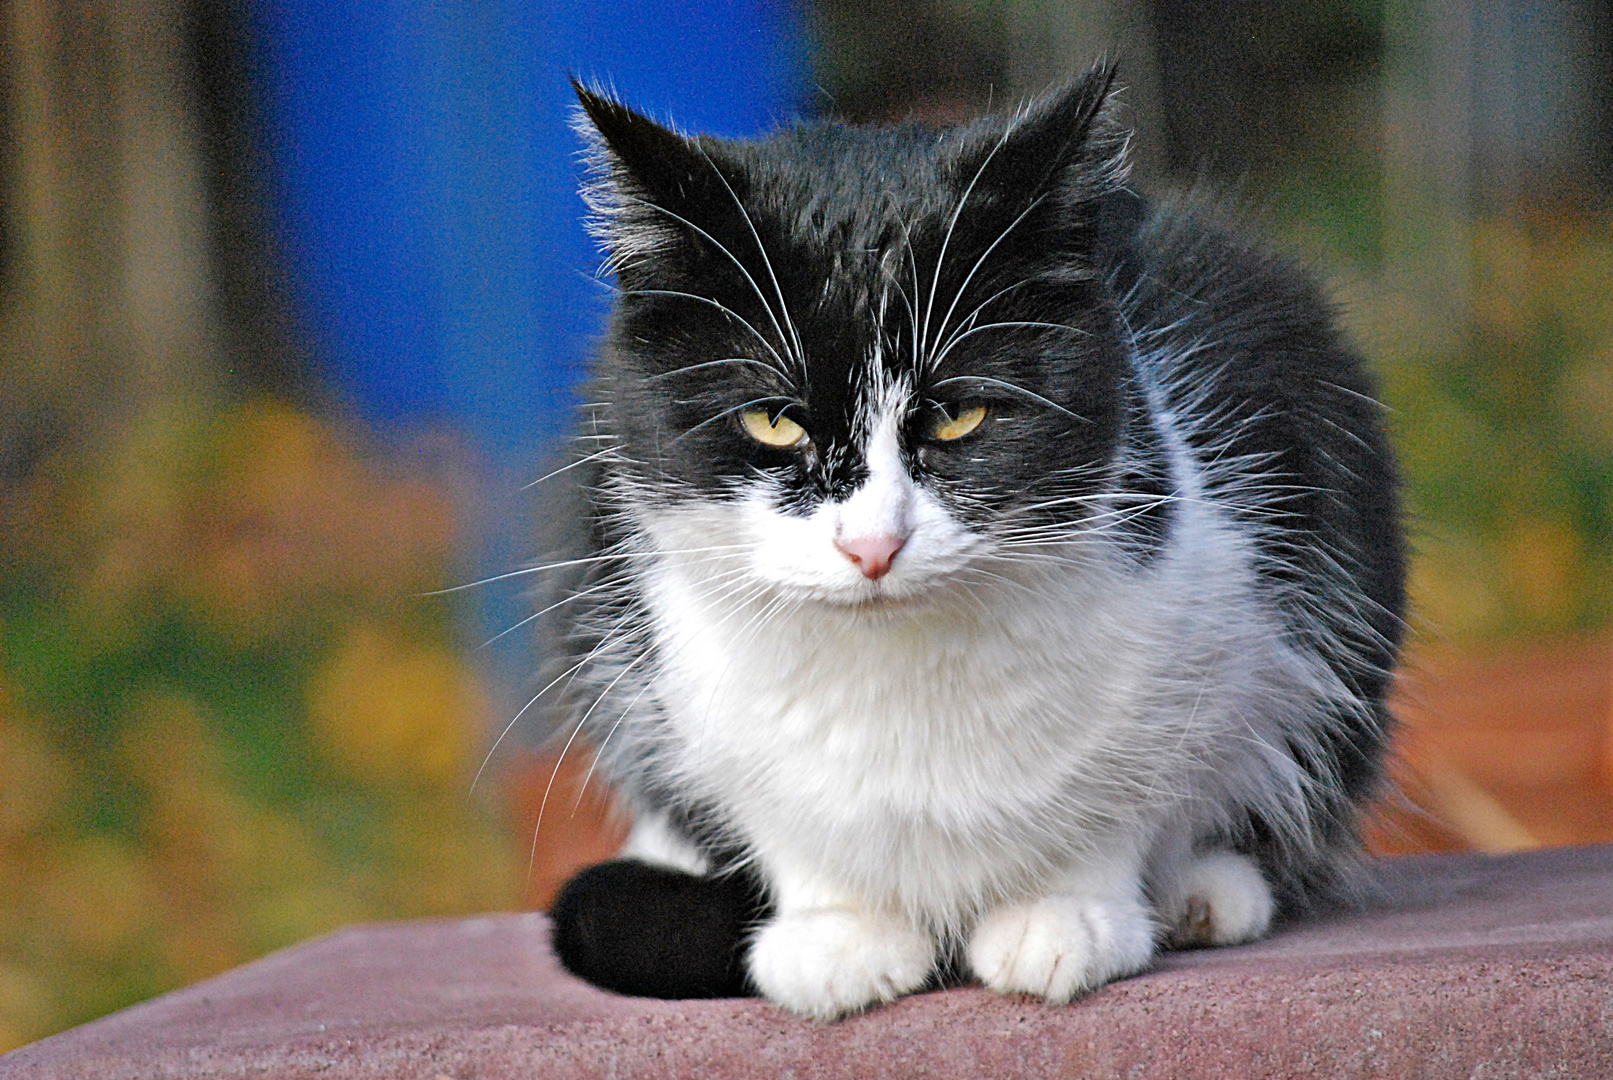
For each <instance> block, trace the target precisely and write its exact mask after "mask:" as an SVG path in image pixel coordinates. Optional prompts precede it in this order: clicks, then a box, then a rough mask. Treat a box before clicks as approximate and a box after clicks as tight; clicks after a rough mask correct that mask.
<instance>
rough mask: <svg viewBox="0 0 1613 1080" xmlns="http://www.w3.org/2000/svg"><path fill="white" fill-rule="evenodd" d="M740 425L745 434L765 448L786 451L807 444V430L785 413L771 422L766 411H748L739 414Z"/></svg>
mask: <svg viewBox="0 0 1613 1080" xmlns="http://www.w3.org/2000/svg"><path fill="white" fill-rule="evenodd" d="M739 423H740V425H741V426H743V427H744V429H745V434H747V435H749V436H750V437H751V438H753V439H755V440H756V441H757V442H759V443H761V444H762V445H763V446H773V447H778V448H780V449H785V448H788V447H791V446H799V445H801V444H802V443H804V442H806V428H804V427H802V426H801V425H800V424H797V423H796V422H795V421H794V420H791V419H790V418H789V417H788V416H785V415H784V414H783V413H779V415H778V419H776V420H769V419H768V418H767V410H766V409H746V410H745V411H744V412H742V413H740V414H739Z"/></svg>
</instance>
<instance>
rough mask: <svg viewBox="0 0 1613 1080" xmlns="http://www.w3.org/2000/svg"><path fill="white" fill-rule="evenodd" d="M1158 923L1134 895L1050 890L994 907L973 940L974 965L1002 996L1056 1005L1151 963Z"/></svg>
mask: <svg viewBox="0 0 1613 1080" xmlns="http://www.w3.org/2000/svg"><path fill="white" fill-rule="evenodd" d="M1153 955H1154V927H1153V923H1152V922H1151V920H1150V919H1149V917H1148V912H1147V910H1146V909H1145V908H1144V907H1143V905H1142V904H1141V903H1140V902H1138V901H1136V900H1132V899H1125V898H1114V897H1095V896H1049V897H1044V898H1043V899H1040V900H1034V901H1031V902H1030V903H1024V904H1011V905H1009V906H1007V907H1002V908H998V909H997V910H996V911H993V912H991V913H990V914H988V915H987V916H986V917H985V918H983V919H981V920H980V923H979V924H978V925H977V926H976V927H975V932H974V936H973V937H972V938H971V939H970V941H969V966H970V967H971V968H972V969H973V970H974V973H975V975H976V976H977V977H979V979H980V980H981V981H982V982H984V983H985V984H986V988H987V989H989V990H993V991H995V992H997V993H999V994H1014V993H1020V994H1035V995H1036V996H1037V997H1042V998H1046V999H1047V1000H1048V1001H1050V1002H1053V1003H1054V1004H1061V1003H1063V1002H1066V1001H1069V1000H1070V999H1071V998H1072V997H1074V996H1075V995H1077V994H1079V993H1082V992H1083V991H1086V990H1091V989H1094V988H1096V987H1099V986H1102V985H1103V984H1104V983H1106V982H1109V981H1111V980H1113V979H1118V978H1120V977H1121V976H1122V975H1131V974H1133V973H1135V972H1138V971H1141V970H1142V969H1143V968H1145V967H1147V966H1148V963H1149V961H1150V960H1151V959H1152V958H1153Z"/></svg>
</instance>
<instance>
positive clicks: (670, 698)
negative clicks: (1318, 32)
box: [554, 68, 1404, 1018]
mask: <svg viewBox="0 0 1613 1080" xmlns="http://www.w3.org/2000/svg"><path fill="white" fill-rule="evenodd" d="M1113 76H1114V73H1113V70H1112V69H1109V68H1101V69H1096V70H1094V71H1093V72H1092V73H1090V74H1089V75H1087V76H1086V77H1085V78H1083V79H1082V80H1080V81H1079V82H1077V83H1076V84H1074V85H1073V86H1071V87H1069V88H1067V89H1065V90H1064V91H1062V92H1059V93H1057V94H1054V95H1052V96H1049V97H1047V98H1046V99H1043V100H1040V101H1037V102H1035V103H1033V104H1031V105H1029V106H1027V107H1025V108H1023V109H1021V110H1020V111H1018V112H1016V113H1015V114H1014V115H1012V116H1009V117H1007V118H988V119H982V120H979V121H976V122H973V123H969V124H964V125H962V126H958V127H948V128H932V127H927V126H924V125H921V124H903V125H900V126H895V127H887V128H857V127H850V126H841V125H835V124H817V125H804V126H799V127H792V128H787V129H784V130H781V131H779V132H778V133H776V134H774V135H772V136H770V137H768V138H765V139H762V140H759V141H755V142H731V141H723V140H718V139H714V138H707V137H703V136H688V135H684V134H680V133H677V132H674V131H671V130H669V129H667V128H665V127H662V126H659V125H657V124H655V123H653V122H651V121H650V120H648V119H646V118H644V117H643V116H641V115H639V114H637V113H635V112H633V111H631V110H630V109H628V108H627V107H626V106H624V105H622V104H620V103H618V102H617V101H615V100H613V99H611V98H609V97H606V96H602V95H600V94H597V93H592V92H589V91H587V90H585V89H583V88H581V87H579V88H578V93H579V97H580V99H581V102H582V109H583V112H584V114H585V118H586V119H585V121H584V122H583V124H582V127H583V128H584V129H585V131H586V133H587V137H588V138H589V140H590V147H591V164H592V172H591V177H590V180H589V182H588V185H587V187H586V190H585V196H586V198H587V200H588V203H589V205H590V207H591V209H592V213H593V218H592V221H593V226H594V229H595V230H596V232H597V235H598V236H599V238H600V239H601V241H602V242H603V245H604V247H605V249H606V251H607V252H608V259H607V263H606V266H607V268H608V269H609V270H610V271H613V272H614V273H615V275H616V277H617V280H618V281H619V283H620V296H619V299H618V301H617V304H616V311H615V316H614V321H613V323H612V325H611V329H610V332H609V335H608V338H607V339H606V341H605V342H604V344H603V346H602V348H601V352H600V355H599V358H598V361H597V365H596V368H595V373H594V379H593V383H592V389H591V395H592V404H591V406H590V408H589V411H588V416H587V421H586V424H585V428H584V430H583V432H582V434H581V438H582V440H583V443H582V445H583V448H584V454H585V456H586V457H588V458H589V459H590V462H591V464H590V467H592V468H593V469H594V471H593V473H592V474H591V476H590V478H589V479H588V480H587V481H586V482H585V484H584V489H585V492H586V495H587V498H588V502H589V507H590V516H589V521H588V527H589V529H590V532H591V541H590V543H591V545H592V550H591V553H590V554H589V555H588V556H587V558H586V559H585V560H583V562H584V563H585V564H586V565H588V566H589V567H590V568H591V572H590V574H589V575H588V576H587V577H586V578H584V580H582V581H581V582H580V583H579V584H578V585H577V586H576V589H575V592H574V593H573V594H572V595H571V597H570V599H569V601H568V602H567V603H565V604H564V606H563V607H562V608H561V610H562V611H563V612H567V613H569V616H568V618H569V620H570V622H569V627H570V635H571V636H570V639H571V641H572V642H573V643H574V645H575V647H576V649H577V652H576V654H575V655H574V656H573V657H572V664H571V666H570V667H569V669H568V671H567V672H566V673H565V674H566V677H567V678H568V679H569V680H570V681H571V684H572V688H573V689H574V690H576V691H577V693H576V694H575V695H574V697H575V700H576V701H577V706H576V712H574V713H573V714H572V715H571V723H570V725H569V726H568V727H567V728H566V729H565V730H564V731H563V732H562V734H563V735H572V736H574V735H575V734H576V732H578V731H580V732H581V733H582V735H583V737H584V738H587V739H589V740H591V742H592V744H593V745H594V746H595V747H597V748H599V752H600V754H601V757H600V759H599V761H598V765H599V768H600V769H601V770H602V771H603V772H605V773H607V774H608V775H609V776H610V778H611V779H612V780H613V781H614V782H615V783H616V785H617V786H618V790H619V791H620V792H621V793H622V795H623V796H624V797H625V799H626V800H627V802H628V803H629V804H630V806H631V808H632V810H633V812H634V814H635V824H634V826H633V830H632V833H631V837H630V839H629V841H628V844H627V848H626V851H625V852H624V858H623V859H621V860H618V861H616V862H613V863H607V864H604V865H603V866H600V867H596V868H594V869H592V870H589V871H585V872H584V873H583V874H582V875H580V876H579V877H578V878H576V879H574V880H573V882H572V883H571V884H570V885H569V886H568V887H567V889H566V890H565V892H564V894H563V896H562V898H561V900H560V902H559V903H558V905H557V906H556V909H555V912H554V918H555V941H556V946H557V948H558V951H559V954H560V956H561V958H562V959H563V961H564V962H565V963H566V964H567V965H568V966H569V967H570V968H571V969H572V970H573V971H575V972H577V973H578V974H580V975H582V976H583V977H585V978H588V979H591V980H593V981H595V982H597V983H599V984H601V985H604V986H607V987H611V988H614V989H618V990H622V991H625V992H630V993H645V994H654V995H659V996H686V995H688V996H693V995H710V994H728V993H739V992H743V991H744V990H745V989H746V988H754V989H755V990H757V991H759V992H760V993H762V994H763V995H765V996H766V997H768V998H770V999H771V1000H773V1001H775V1002H777V1003H779V1004H780V1005H783V1006H785V1007H786V1008H789V1009H791V1010H794V1011H795V1012H797V1013H801V1014H803V1015H806V1016H812V1017H819V1018H831V1017H835V1016H839V1015H841V1014H844V1013H846V1012H849V1011H853V1010H857V1009H860V1008H863V1007H865V1006H868V1005H870V1004H872V1003H875V1002H880V1001H888V1000H890V999H892V998H894V997H897V996H899V995H902V994H906V993H908V992H911V991H914V990H917V989H920V988H922V987H925V986H927V985H934V984H936V983H937V982H940V981H946V980H949V979H959V978H962V979H967V978H974V979H978V980H979V981H981V982H983V983H984V984H985V985H986V986H987V987H989V988H991V989H992V990H995V991H999V992H1004V993H1009V992H1024V993H1029V994H1034V995H1038V996H1040V997H1042V998H1045V999H1047V1000H1048V1001H1052V1002H1062V1001H1066V1000H1068V999H1070V998H1071V997H1072V996H1073V995H1076V994H1079V993H1081V992H1083V991H1085V990H1088V989H1091V988H1093V987H1096V986H1098V985H1100V984H1102V983H1104V982H1106V981H1109V980H1111V979H1115V978H1118V977H1121V976H1124V975H1128V974H1131V973H1133V972H1137V971H1139V970H1141V969H1143V968H1145V967H1147V966H1148V964H1149V963H1150V960H1151V958H1152V957H1153V956H1154V954H1155V951H1156V949H1158V948H1159V947H1160V946H1161V945H1164V944H1176V945H1182V944H1224V943H1232V942H1241V941H1247V940H1249V939H1251V938H1254V937H1257V936H1259V935H1261V934H1263V933H1264V932H1265V931H1266V930H1267V928H1268V926H1269V925H1270V923H1271V921H1272V919H1273V917H1274V915H1275V914H1276V913H1278V912H1280V911H1282V910H1284V909H1285V908H1288V909H1295V908H1297V907H1298V906H1300V905H1302V904H1303V903H1304V902H1305V901H1306V899H1307V898H1308V897H1312V896H1315V895H1316V894H1317V893H1318V892H1319V891H1323V892H1325V891H1326V890H1327V889H1328V888H1329V886H1330V885H1331V884H1332V883H1334V882H1335V881H1336V879H1337V877H1338V870H1339V867H1340V866H1341V865H1342V864H1343V862H1344V861H1345V860H1347V859H1348V858H1349V856H1350V854H1351V853H1352V852H1353V851H1354V850H1355V848H1356V845H1357V839H1356V815H1357V805H1358V804H1359V802H1360V801H1361V800H1362V799H1363V797H1365V796H1366V795H1368V794H1369V793H1371V792H1372V790H1373V789H1374V785H1375V784H1376V783H1377V781H1378V779H1379V776H1380V764H1379V762H1380V757H1381V754H1382V751H1383V747H1384V743H1385V738H1386V733H1385V728H1386V724H1387V722H1388V717H1387V714H1386V712H1385V709H1384V697H1385V693H1386V690H1387V686H1388V682H1389V677H1390V670H1391V668H1392V666H1393V663H1394V659H1395V652H1396V648H1397V645H1398V642H1399V638H1400V633H1401V629H1400V627H1401V623H1400V615H1401V609H1402V603H1403V580H1402V579H1403V571H1404V568H1403V545H1402V539H1401V532H1400V524H1399V520H1398V510H1397V494H1396V475H1395V468H1394V464H1393V461H1392V458H1391V455H1390V450H1389V447H1388V445H1387V443H1386V440H1385V436H1384V432H1383V409H1382V408H1381V407H1380V406H1379V405H1378V404H1377V403H1376V402H1375V401H1374V399H1373V386H1372V382H1371V380H1370V379H1369V377H1368V375H1367V374H1366V372H1365V371H1364V370H1363V368H1362V363H1361V361H1360V359H1359V358H1358V356H1357V355H1356V353H1355V352H1354V351H1353V350H1352V349H1351V348H1350V347H1349V346H1348V345H1347V344H1345V343H1344V341H1343V340H1342V339H1341V337H1340V335H1339V332H1338V330H1337V329H1336V327H1335V325H1334V315H1333V312H1332V310H1331V309H1330V307H1329V305H1328V304H1327V303H1326V302H1325V301H1324V300H1323V299H1322V298H1321V296H1320V295H1319V292H1318V290H1317V288H1316V286H1315V285H1314V284H1313V283H1312V281H1311V280H1310V279H1309V278H1308V277H1307V276H1306V275H1305V274H1304V273H1302V272H1301V271H1299V270H1298V269H1296V268H1295V267H1294V266H1293V265H1292V264H1290V263H1288V262H1286V261H1284V260H1282V259H1280V258H1277V257H1275V256H1274V255H1272V254H1270V253H1268V252H1267V251H1265V250H1264V249H1262V248H1260V247H1258V246H1255V245H1253V244H1251V243H1249V242H1246V241H1245V240H1243V239H1240V238H1239V237H1238V236H1237V235H1235V234H1234V233H1233V232H1231V231H1229V230H1228V229H1227V228H1225V227H1224V226H1223V225H1221V224H1219V223H1218V221H1217V220H1216V218H1215V216H1214V215H1210V214H1202V213H1199V212H1196V211H1195V210H1193V209H1192V208H1191V207H1190V206H1187V205H1184V204H1181V203H1174V202H1166V203H1161V204H1158V205H1150V204H1149V203H1147V202H1145V201H1144V200H1143V199H1141V198H1140V197H1139V196H1137V195H1136V194H1134V193H1133V192H1132V191H1130V190H1129V189H1128V188H1127V187H1126V175H1127V169H1126V141H1127V138H1128V135H1127V133H1126V132H1125V131H1124V130H1123V129H1122V128H1121V127H1120V126H1119V125H1118V123H1117V122H1116V121H1115V120H1114V119H1113V117H1112V109H1111V101H1110V95H1111V83H1112V80H1113Z"/></svg>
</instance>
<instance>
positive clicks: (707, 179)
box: [571, 79, 734, 273]
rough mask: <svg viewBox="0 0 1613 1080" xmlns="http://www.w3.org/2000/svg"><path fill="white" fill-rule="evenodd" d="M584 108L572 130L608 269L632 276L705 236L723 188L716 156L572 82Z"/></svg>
mask: <svg viewBox="0 0 1613 1080" xmlns="http://www.w3.org/2000/svg"><path fill="white" fill-rule="evenodd" d="M571 86H572V89H573V90H575V91H576V93H577V101H578V103H579V104H580V106H581V108H580V109H579V111H578V114H577V118H576V122H575V123H574V125H573V126H574V127H575V128H576V130H577V132H578V134H579V135H580V136H581V137H582V139H583V141H584V143H585V144H586V145H587V149H586V156H587V160H588V175H587V177H586V179H585V180H584V183H583V189H582V194H583V199H584V201H586V202H587V204H588V209H589V210H590V211H591V215H590V219H589V223H588V226H589V231H590V232H591V233H592V234H593V235H594V237H595V238H596V239H598V240H599V241H600V242H601V243H602V244H603V245H604V247H605V249H606V251H607V252H608V258H607V260H606V265H605V269H606V270H609V271H615V272H618V273H621V272H624V271H626V272H629V273H631V271H632V269H633V268H634V267H635V266H638V265H640V264H641V263H643V262H644V260H645V259H646V258H649V257H653V256H655V255H657V254H660V253H663V252H664V251H666V250H667V249H668V248H670V247H672V246H675V245H676V244H678V243H679V242H680V241H689V240H693V239H695V237H698V236H703V235H705V234H704V232H703V230H702V229H701V228H700V226H699V225H698V224H697V222H698V221H699V220H700V219H701V218H702V217H703V216H705V215H704V212H703V210H702V208H703V207H704V206H707V205H709V204H710V203H711V201H712V200H713V199H714V198H728V197H729V195H728V194H725V193H723V191H722V188H721V187H720V186H719V185H722V184H729V185H730V191H731V185H732V183H733V182H734V181H733V180H731V179H729V178H727V177H725V176H723V175H722V174H721V173H719V171H718V170H719V168H721V164H720V163H719V160H718V151H716V150H715V149H714V148H713V147H711V146H709V145H706V143H705V142H704V141H701V140H696V139H693V138H690V137H688V136H686V135H682V134H680V133H678V132H676V131H673V130H672V129H670V128H667V127H663V126H662V125H660V124H657V123H656V122H655V121H653V120H651V119H649V118H648V117H646V116H644V115H642V114H640V113H637V112H634V111H633V110H632V109H630V108H628V107H627V106H626V105H623V104H622V103H621V102H620V101H617V100H616V99H615V98H613V97H609V96H607V95H605V94H602V93H599V92H598V91H596V90H591V89H589V88H588V87H586V86H583V85H582V84H581V83H579V82H578V81H577V80H576V79H573V80H572V82H571Z"/></svg>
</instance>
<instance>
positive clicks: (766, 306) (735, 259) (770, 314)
mask: <svg viewBox="0 0 1613 1080" xmlns="http://www.w3.org/2000/svg"><path fill="white" fill-rule="evenodd" d="M720 175H721V174H720V173H719V176H720ZM723 183H725V184H726V183H727V181H726V180H724V181H723ZM622 198H624V199H626V200H627V201H629V202H635V203H638V204H639V205H640V206H644V207H648V208H649V209H651V210H657V211H659V212H661V213H663V214H665V215H666V216H667V217H669V218H671V219H673V220H674V221H676V222H678V223H679V224H681V225H683V226H684V227H685V228H687V229H689V230H691V231H693V232H695V233H698V234H699V235H700V236H702V237H704V238H705V239H706V241H707V242H708V243H710V244H711V245H712V246H713V247H715V248H716V249H717V250H718V251H720V252H722V253H723V255H725V256H727V258H728V261H729V262H732V263H733V264H734V266H735V267H737V268H738V270H739V272H740V274H742V275H743V276H744V278H745V280H746V282H748V283H749V284H750V287H751V291H753V292H754V293H755V294H756V299H758V300H760V301H761V303H762V310H764V311H766V312H767V318H768V321H769V322H771V323H772V324H773V329H774V330H775V331H777V332H778V336H779V340H780V341H781V342H782V343H783V345H784V348H785V350H786V351H789V348H790V342H791V340H792V335H793V327H792V335H786V334H785V333H784V327H783V325H781V324H780V323H779V317H778V315H776V314H775V313H774V311H773V305H772V304H771V303H769V302H768V299H767V295H766V294H765V293H763V292H762V287H761V286H760V285H758V284H756V279H755V278H753V277H751V273H750V271H749V270H747V269H745V264H744V263H742V262H740V261H739V256H737V255H735V254H734V253H733V252H732V251H729V250H728V248H727V246H726V245H724V244H723V242H722V241H720V240H718V239H717V238H716V237H715V236H712V235H711V234H710V233H709V232H707V231H706V230H705V229H702V228H701V227H700V226H698V225H696V224H695V223H694V222H692V221H690V220H689V219H688V218H686V217H684V216H683V215H682V214H679V213H676V212H674V211H672V210H668V209H667V208H666V207H664V206H662V205H660V204H659V203H653V202H650V201H649V200H647V199H640V198H638V197H636V196H633V195H627V194H623V195H622ZM735 198H738V196H735ZM746 221H747V222H748V221H749V217H748V216H747V218H746ZM760 242H761V241H760V240H758V241H757V243H760ZM763 254H764V256H765V254H766V253H765V252H764V253H763ZM768 272H769V273H771V272H772V269H771V264H769V270H768ZM646 291H648V290H646ZM779 298H780V299H781V300H782V299H783V294H782V293H781V294H780V297H779ZM713 303H715V301H713ZM719 306H720V305H719ZM784 317H785V318H786V319H787V318H789V312H785V313H784ZM794 355H795V357H796V362H797V363H800V362H801V354H800V352H799V350H797V352H796V353H795V354H794Z"/></svg>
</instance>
